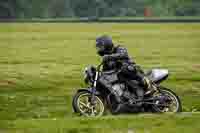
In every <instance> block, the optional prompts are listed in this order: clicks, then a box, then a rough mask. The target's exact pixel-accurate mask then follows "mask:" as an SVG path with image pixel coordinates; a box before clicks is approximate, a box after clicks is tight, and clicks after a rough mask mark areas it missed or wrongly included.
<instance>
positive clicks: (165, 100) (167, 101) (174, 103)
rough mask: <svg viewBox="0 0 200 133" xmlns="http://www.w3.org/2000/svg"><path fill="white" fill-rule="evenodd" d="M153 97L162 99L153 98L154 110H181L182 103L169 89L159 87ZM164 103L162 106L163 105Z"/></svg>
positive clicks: (174, 111) (163, 111)
mask: <svg viewBox="0 0 200 133" xmlns="http://www.w3.org/2000/svg"><path fill="white" fill-rule="evenodd" d="M155 97H162V100H155V101H154V103H155V104H154V105H153V110H154V111H155V112H161V113H165V112H173V113H176V112H181V111H182V105H181V101H180V99H179V97H178V96H177V95H176V94H175V93H174V92H173V91H172V90H170V89H167V88H164V87H160V90H159V92H158V93H157V94H155ZM163 105H164V106H163Z"/></svg>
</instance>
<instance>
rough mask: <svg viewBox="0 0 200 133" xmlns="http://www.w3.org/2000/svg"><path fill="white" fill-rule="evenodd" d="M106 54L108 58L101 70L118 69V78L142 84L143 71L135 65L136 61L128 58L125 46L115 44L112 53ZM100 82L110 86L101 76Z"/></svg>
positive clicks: (107, 86)
mask: <svg viewBox="0 0 200 133" xmlns="http://www.w3.org/2000/svg"><path fill="white" fill-rule="evenodd" d="M106 56H109V60H108V61H106V62H105V63H104V65H103V71H113V70H120V72H119V74H118V78H119V79H120V80H129V81H130V83H131V81H133V80H136V81H138V82H139V84H140V85H144V83H143V77H144V73H143V71H142V70H141V69H140V68H139V67H136V63H135V62H134V61H133V60H131V59H130V57H129V56H128V52H127V49H126V48H124V47H122V46H117V47H115V48H114V49H113V51H112V53H110V54H108V55H106ZM100 82H101V83H102V84H104V85H105V86H106V88H111V83H110V82H109V80H105V78H102V79H100ZM132 86H134V84H132ZM138 95H142V94H138Z"/></svg>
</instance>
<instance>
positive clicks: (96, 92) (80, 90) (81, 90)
mask: <svg viewBox="0 0 200 133" xmlns="http://www.w3.org/2000/svg"><path fill="white" fill-rule="evenodd" d="M84 91H85V92H88V93H92V88H82V89H79V90H77V93H78V92H84ZM95 95H100V92H99V91H97V90H96V91H95Z"/></svg>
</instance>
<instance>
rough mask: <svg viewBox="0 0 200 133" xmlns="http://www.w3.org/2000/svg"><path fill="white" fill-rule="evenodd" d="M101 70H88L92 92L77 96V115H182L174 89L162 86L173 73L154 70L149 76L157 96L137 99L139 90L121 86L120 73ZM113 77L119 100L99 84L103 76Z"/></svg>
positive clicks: (75, 102)
mask: <svg viewBox="0 0 200 133" xmlns="http://www.w3.org/2000/svg"><path fill="white" fill-rule="evenodd" d="M102 65H103V63H101V64H100V65H99V66H97V67H94V66H90V67H86V69H85V71H84V74H85V77H84V80H85V83H87V84H88V85H89V87H88V88H82V89H78V90H77V92H76V93H75V95H74V96H73V101H72V107H73V110H74V112H75V113H77V114H80V115H83V116H87V117H90V116H102V115H103V114H104V113H105V112H106V111H105V110H106V109H108V110H109V111H110V112H111V113H112V114H119V113H133V112H158V113H165V112H174V113H175V112H181V111H182V106H181V101H180V99H179V97H178V96H177V95H176V94H175V93H174V92H173V91H172V90H170V89H167V88H165V87H163V86H161V85H160V83H161V82H163V81H164V80H166V79H167V77H168V75H169V72H168V70H166V69H152V70H151V71H149V72H146V73H145V74H146V76H147V77H148V78H149V79H150V80H151V82H152V85H153V86H154V87H155V88H156V90H155V92H154V93H153V94H147V95H144V98H143V99H138V98H137V93H136V91H134V90H136V89H137V88H136V89H131V86H130V85H129V83H128V81H125V82H120V81H119V78H118V77H117V76H116V75H117V74H116V73H117V72H102V71H101V67H102ZM105 74H106V75H111V77H112V78H111V79H112V81H111V82H112V89H113V91H115V93H117V94H118V95H119V96H120V99H121V102H120V103H119V102H117V100H116V96H115V95H114V94H113V92H111V91H110V90H109V89H107V88H104V86H103V85H101V84H100V83H99V82H98V81H99V79H100V78H101V77H102V76H103V75H105Z"/></svg>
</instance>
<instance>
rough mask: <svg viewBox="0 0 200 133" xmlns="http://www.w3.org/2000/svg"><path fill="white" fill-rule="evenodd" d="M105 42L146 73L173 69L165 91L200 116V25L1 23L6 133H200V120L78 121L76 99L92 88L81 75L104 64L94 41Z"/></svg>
mask: <svg viewBox="0 0 200 133" xmlns="http://www.w3.org/2000/svg"><path fill="white" fill-rule="evenodd" d="M102 34H109V35H111V36H112V37H113V39H114V41H115V42H116V43H119V44H122V45H124V46H126V47H127V48H128V51H129V54H130V55H131V56H132V57H133V59H135V60H136V62H137V63H138V64H140V65H141V66H142V67H143V68H144V69H151V68H167V69H169V71H170V73H171V74H170V77H169V80H168V81H167V82H165V83H163V85H165V86H166V87H168V88H171V89H172V90H174V91H175V92H176V93H177V94H178V95H179V96H180V98H181V100H182V103H183V109H184V111H190V112H191V111H193V112H195V111H200V82H199V81H200V75H199V74H200V62H199V60H200V24H184V23H181V24H130V23H129V24H116V23H112V24H106V23H88V24H86V23H79V24H78V23H77V24H70V23H68V24H64V23H62V24H60V23H51V24H48V23H43V24H40V23H34V24H31V23H9V24H6V23H1V24H0V129H2V131H5V132H8V133H9V132H19V133H21V132H34V133H35V132H97V131H98V132H108V131H109V132H128V131H127V130H128V129H129V128H130V129H134V130H135V131H137V132H148V131H149V132H161V131H162V132H183V130H184V132H189V131H190V132H197V131H198V130H199V128H198V125H197V124H198V123H199V122H200V121H199V117H200V115H199V114H190V115H185V114H180V115H178V114H177V115H144V114H140V115H139V116H138V115H136V114H133V115H125V116H124V115H123V116H110V115H108V116H105V117H103V118H91V119H85V118H81V117H78V116H76V115H74V114H73V113H72V107H71V99H72V95H73V94H74V93H75V91H76V90H77V89H78V88H80V87H83V86H85V85H84V83H83V81H82V80H83V79H82V70H83V69H84V67H85V66H87V65H89V64H96V65H97V64H98V63H99V62H100V58H99V57H98V56H97V55H96V51H95V48H94V43H95V41H94V40H95V38H96V37H97V36H99V35H102ZM129 122H130V123H129ZM146 126H147V127H148V129H147V130H148V131H146V129H144V127H146ZM39 128H40V129H39ZM47 128H50V129H49V130H48V129H47ZM78 128H80V129H78ZM165 128H166V129H165ZM0 132H1V130H0Z"/></svg>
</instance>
